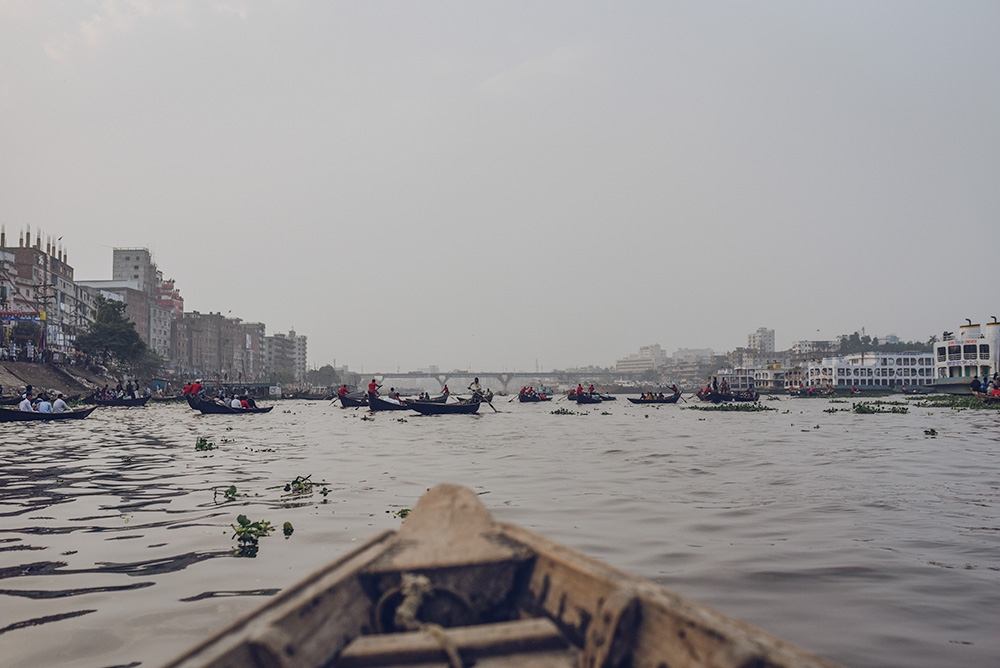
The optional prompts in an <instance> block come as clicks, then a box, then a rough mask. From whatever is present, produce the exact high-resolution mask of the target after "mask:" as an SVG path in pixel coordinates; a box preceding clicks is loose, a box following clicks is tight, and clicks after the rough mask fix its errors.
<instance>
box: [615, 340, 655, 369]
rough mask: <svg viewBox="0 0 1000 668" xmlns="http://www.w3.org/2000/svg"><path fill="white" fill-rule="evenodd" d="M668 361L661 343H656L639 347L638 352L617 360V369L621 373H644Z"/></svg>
mask: <svg viewBox="0 0 1000 668" xmlns="http://www.w3.org/2000/svg"><path fill="white" fill-rule="evenodd" d="M666 362H667V357H666V355H664V354H663V349H662V348H660V344H658V343H654V344H652V345H648V346H642V347H641V348H639V352H638V353H632V354H631V355H629V356H628V357H626V358H624V359H620V360H618V361H616V362H615V371H617V372H619V373H642V372H643V371H649V370H651V369H659V368H660V367H662V366H663V365H664V364H666Z"/></svg>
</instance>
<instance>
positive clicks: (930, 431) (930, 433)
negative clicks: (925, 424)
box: [924, 428, 937, 438]
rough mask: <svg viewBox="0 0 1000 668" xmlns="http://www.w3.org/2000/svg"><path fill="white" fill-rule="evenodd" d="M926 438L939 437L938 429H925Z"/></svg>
mask: <svg viewBox="0 0 1000 668" xmlns="http://www.w3.org/2000/svg"><path fill="white" fill-rule="evenodd" d="M924 436H930V437H931V438H934V437H935V436H937V429H933V428H932V429H924Z"/></svg>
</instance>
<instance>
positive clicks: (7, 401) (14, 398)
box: [0, 394, 21, 406]
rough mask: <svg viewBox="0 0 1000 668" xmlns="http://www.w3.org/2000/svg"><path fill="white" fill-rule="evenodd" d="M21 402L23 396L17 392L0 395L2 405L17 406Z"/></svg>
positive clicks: (0, 404)
mask: <svg viewBox="0 0 1000 668" xmlns="http://www.w3.org/2000/svg"><path fill="white" fill-rule="evenodd" d="M19 403H21V397H20V395H17V394H14V395H11V396H9V397H0V406H17V405H18V404H19Z"/></svg>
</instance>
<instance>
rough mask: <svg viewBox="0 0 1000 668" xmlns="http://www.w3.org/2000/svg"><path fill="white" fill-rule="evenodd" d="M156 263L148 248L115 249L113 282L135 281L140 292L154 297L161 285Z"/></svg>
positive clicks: (112, 272) (112, 271)
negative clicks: (158, 279)
mask: <svg viewBox="0 0 1000 668" xmlns="http://www.w3.org/2000/svg"><path fill="white" fill-rule="evenodd" d="M158 274H159V272H158V271H157V270H156V263H155V262H153V254H152V253H150V252H149V249H148V248H115V249H114V255H113V260H112V270H111V280H113V281H135V282H136V283H137V284H138V288H137V289H138V290H139V291H140V292H145V293H146V294H148V295H152V294H153V293H154V292H155V290H156V288H157V287H158V285H159V283H158V281H157V275H158Z"/></svg>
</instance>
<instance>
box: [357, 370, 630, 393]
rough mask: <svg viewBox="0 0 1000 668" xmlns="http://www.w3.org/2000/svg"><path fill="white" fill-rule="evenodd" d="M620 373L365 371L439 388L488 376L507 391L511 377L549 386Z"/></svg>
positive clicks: (605, 378) (601, 379) (523, 382)
mask: <svg viewBox="0 0 1000 668" xmlns="http://www.w3.org/2000/svg"><path fill="white" fill-rule="evenodd" d="M622 375H623V374H621V373H616V372H614V371H586V372H580V371H459V370H456V371H439V372H437V373H432V372H430V371H403V372H395V373H375V374H370V375H368V374H366V376H367V377H372V378H377V379H379V382H380V383H382V384H384V383H385V381H386V380H387V379H396V378H398V379H406V378H413V379H427V378H433V379H434V380H436V381H437V382H438V384H440V386H441V387H442V388H444V386H445V385H447V384H448V381H450V380H463V381H464V380H466V379H468V380H469V381H470V382H471V381H472V379H473V378H478V379H479V382H480V383H482V384H483V385H486V379H488V378H492V379H495V380H496V381H498V382H499V383H500V387H501V391H502V392H507V391H508V389H507V387H508V385H509V384H510V382H511V381H512V380H514V379H515V378H516V379H518V383H519V384H521V385H550V384H554V383H574V384H575V383H585V384H586V383H595V382H608V381H613V380H617V379H619V378H621V377H622Z"/></svg>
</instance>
